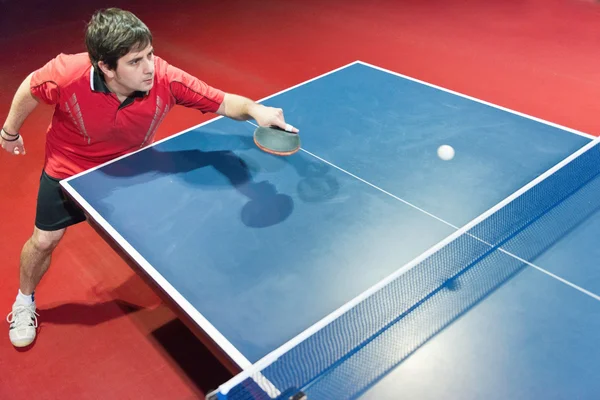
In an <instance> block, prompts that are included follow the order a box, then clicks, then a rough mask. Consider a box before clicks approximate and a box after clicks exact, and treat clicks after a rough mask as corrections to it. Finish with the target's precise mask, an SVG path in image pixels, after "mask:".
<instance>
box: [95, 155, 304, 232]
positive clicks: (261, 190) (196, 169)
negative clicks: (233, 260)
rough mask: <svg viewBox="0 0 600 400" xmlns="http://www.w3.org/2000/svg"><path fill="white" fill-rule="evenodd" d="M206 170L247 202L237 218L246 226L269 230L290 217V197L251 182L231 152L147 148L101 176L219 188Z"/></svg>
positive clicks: (272, 187) (266, 184)
mask: <svg viewBox="0 0 600 400" xmlns="http://www.w3.org/2000/svg"><path fill="white" fill-rule="evenodd" d="M206 168H212V169H214V170H216V171H218V172H219V173H220V175H221V176H222V177H225V178H226V181H227V184H228V185H231V186H232V187H233V188H235V190H237V191H238V192H239V193H241V194H243V195H244V196H245V197H246V198H247V199H248V202H247V203H246V204H245V205H244V206H243V207H242V209H241V210H240V218H241V220H242V222H243V223H244V224H245V225H246V226H249V227H254V228H262V227H267V226H272V225H275V224H278V223H280V222H282V221H284V220H285V219H287V218H288V217H289V216H290V215H291V214H292V212H293V210H294V201H293V199H292V197H290V196H289V195H286V194H283V193H279V192H278V190H277V188H276V187H275V185H274V184H272V183H271V182H269V181H266V180H263V181H260V182H256V181H254V178H253V176H252V173H251V171H250V169H249V168H248V165H247V164H246V163H245V161H244V160H243V159H242V158H240V157H239V156H238V155H236V154H235V153H234V152H232V151H230V150H215V151H203V150H198V149H192V150H171V151H161V150H157V149H156V148H149V149H146V150H145V151H142V152H139V153H136V154H134V155H132V156H130V157H127V158H124V159H122V160H121V161H120V162H119V163H114V164H110V165H107V166H105V167H103V168H102V172H103V173H105V174H107V175H110V176H113V177H122V178H128V179H126V180H123V186H131V185H137V184H143V183H147V182H150V181H152V180H154V179H156V174H154V173H158V174H169V175H179V179H183V180H185V181H186V182H187V183H189V184H191V185H192V186H199V187H207V188H209V187H217V188H218V187H222V186H223V185H224V182H223V180H222V179H221V178H220V177H219V176H215V175H213V174H207V173H205V171H204V169H206ZM110 185H111V186H110V189H108V188H107V190H103V191H101V193H109V192H110V191H111V190H114V189H115V186H114V180H113V181H111V183H110ZM165 190H168V188H165Z"/></svg>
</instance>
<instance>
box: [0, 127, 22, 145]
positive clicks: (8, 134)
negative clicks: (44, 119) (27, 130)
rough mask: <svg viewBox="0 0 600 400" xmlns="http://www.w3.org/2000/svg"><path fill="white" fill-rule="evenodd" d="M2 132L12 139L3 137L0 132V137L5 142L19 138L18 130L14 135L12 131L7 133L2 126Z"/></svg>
mask: <svg viewBox="0 0 600 400" xmlns="http://www.w3.org/2000/svg"><path fill="white" fill-rule="evenodd" d="M2 132H4V135H6V136H10V137H11V138H12V139H7V138H5V137H4V135H2V134H1V133H0V136H2V139H3V140H5V141H7V142H16V141H17V140H19V137H20V136H21V135H19V132H17V134H16V135H13V134H12V133H8V132H6V129H4V128H2Z"/></svg>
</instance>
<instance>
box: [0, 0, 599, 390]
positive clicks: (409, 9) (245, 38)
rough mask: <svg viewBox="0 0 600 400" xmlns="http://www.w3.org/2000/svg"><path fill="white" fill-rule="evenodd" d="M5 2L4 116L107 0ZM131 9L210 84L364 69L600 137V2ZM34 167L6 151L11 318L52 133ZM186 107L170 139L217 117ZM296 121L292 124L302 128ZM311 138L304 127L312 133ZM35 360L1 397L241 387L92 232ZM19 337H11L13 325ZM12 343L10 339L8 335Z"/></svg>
mask: <svg viewBox="0 0 600 400" xmlns="http://www.w3.org/2000/svg"><path fill="white" fill-rule="evenodd" d="M69 3H70V5H69V6H67V5H64V4H62V3H61V4H59V2H54V1H41V0H38V1H27V0H20V1H18V2H17V1H16V0H13V1H11V0H4V1H2V0H0V48H1V49H2V51H1V52H0V54H1V58H0V119H3V118H4V116H5V115H6V113H7V112H8V109H9V107H10V103H11V100H12V96H13V94H14V92H15V90H16V88H17V86H18V85H19V84H20V82H21V80H22V79H23V78H24V77H25V76H26V75H27V74H28V73H29V72H31V71H32V70H34V69H36V68H38V67H40V66H41V65H43V63H45V62H46V61H47V60H49V59H50V58H52V57H54V56H55V55H56V54H57V53H59V52H65V53H67V52H79V51H83V50H84V49H83V46H82V43H83V36H82V33H83V30H84V26H85V22H86V21H87V20H88V18H89V16H90V15H91V12H92V11H93V10H94V9H96V8H99V7H105V6H110V5H114V3H109V2H103V1H98V0H94V1H84V0H78V1H71V2H69ZM164 3H166V2H153V1H145V2H133V1H127V2H120V3H119V6H120V7H122V8H127V9H129V10H131V11H133V12H135V13H136V14H137V15H138V16H139V17H140V18H142V19H143V20H144V21H145V22H146V23H147V25H148V26H149V27H150V28H151V29H152V31H153V34H154V36H155V48H156V51H157V54H159V55H160V56H162V57H163V58H165V59H167V60H168V61H169V62H171V63H173V64H175V65H177V66H179V67H181V68H183V69H185V70H187V71H188V72H191V73H193V74H195V75H196V76H198V77H200V78H202V79H204V80H206V81H207V82H209V83H210V84H212V85H213V86H217V87H220V88H222V89H224V90H226V91H232V92H236V93H239V94H243V95H246V96H249V97H252V98H256V99H258V98H262V97H265V96H268V95H270V94H272V93H275V92H277V91H279V90H282V89H285V88H287V87H289V86H292V85H295V84H297V83H300V82H302V81H304V80H307V79H310V78H312V77H314V76H316V75H319V74H322V73H324V72H327V71H329V70H331V69H334V68H337V67H339V66H341V65H344V64H347V63H349V62H351V61H354V60H357V59H360V60H362V61H366V62H369V63H372V64H376V65H379V66H382V67H385V68H388V69H392V70H394V71H396V72H400V73H403V74H406V75H410V76H412V77H415V78H419V79H423V80H425V81H428V82H431V83H435V84H438V85H441V86H444V87H447V88H450V89H453V90H457V91H459V92H462V93H465V94H469V95H471V96H474V97H478V98H481V99H484V100H487V101H490V102H493V103H497V104H500V105H503V106H506V107H509V108H512V109H516V110H518V111H521V112H524V113H527V114H531V115H534V116H536V117H540V118H543V119H547V120H550V121H552V122H555V123H559V124H562V125H566V126H569V127H571V128H575V129H579V130H582V131H585V132H588V133H591V134H594V135H597V134H598V133H599V132H600V129H599V128H600V118H598V110H599V108H600V100H599V99H600V51H599V49H600V5H596V4H594V3H593V2H589V1H585V0H529V1H528V0H505V1H502V2H482V1H477V0H454V1H451V0H437V1H421V0H410V1H409V0H395V1H394V0H376V1H371V2H368V3H369V5H368V6H367V5H365V4H366V3H367V2H358V1H348V0H345V1H341V0H329V1H327V0H304V1H300V0H293V1H291V0H288V1H277V0H270V1H255V0H248V1H240V0H234V1H228V2H211V3H209V2H203V1H198V0H195V1H191V0H185V1H180V2H177V3H173V5H170V6H167V5H165V4H164ZM51 112H52V110H51V109H50V108H48V107H39V108H38V109H37V110H36V111H35V112H34V114H33V115H32V116H31V117H30V118H29V119H28V120H27V122H26V124H25V125H24V127H23V129H22V131H21V132H22V133H23V135H24V137H25V145H26V148H27V155H26V156H25V157H13V156H10V155H8V154H7V153H0V193H1V196H0V210H1V214H0V215H1V216H2V217H1V221H2V222H1V224H2V225H1V231H0V232H1V234H2V237H1V239H0V255H1V256H0V257H1V259H0V260H1V262H0V274H1V275H0V276H1V279H0V310H4V312H5V313H8V312H9V310H10V306H11V304H12V302H13V300H14V296H15V294H16V291H17V288H18V259H19V254H20V250H21V247H22V245H23V243H24V242H25V240H27V238H28V237H29V235H30V234H31V230H32V224H33V218H34V206H35V196H36V190H37V180H38V178H39V174H40V170H41V168H42V163H43V150H44V131H45V129H46V126H47V124H48V121H49V118H50V116H51ZM210 117H211V116H202V115H201V114H200V113H198V112H196V111H191V110H186V109H176V110H174V111H173V112H171V114H170V115H169V116H168V117H167V118H166V119H165V121H164V123H163V125H162V126H161V128H160V129H159V137H164V136H166V135H169V134H172V133H176V132H178V131H179V130H182V129H184V128H187V127H189V126H191V125H195V124H198V123H199V122H201V121H203V120H205V119H206V118H210ZM290 122H292V123H293V121H290ZM300 128H302V127H300ZM37 301H38V306H39V312H40V315H41V316H40V321H41V329H40V331H39V336H38V340H37V341H36V343H35V344H34V346H32V347H31V348H30V349H28V350H26V351H17V350H15V349H14V348H13V347H12V346H11V345H10V343H9V341H8V337H7V336H4V338H3V339H1V338H0V339H1V340H0V398H1V399H23V398H30V397H35V398H41V399H129V398H131V399H191V398H202V397H203V394H204V393H206V392H207V391H208V390H210V389H213V388H215V387H216V386H217V385H218V384H219V383H221V382H222V381H224V380H226V379H228V377H229V374H228V373H227V371H226V370H225V369H224V368H223V367H220V366H219V364H218V362H217V361H216V360H215V359H214V358H213V357H212V356H211V355H210V353H209V352H208V351H207V350H206V349H205V348H204V347H203V346H202V345H201V344H200V343H199V342H198V341H197V340H196V339H195V338H194V337H193V335H192V334H190V333H189V331H188V330H187V329H186V328H185V327H184V326H183V324H182V323H181V322H179V320H177V319H176V318H175V317H174V314H173V313H172V312H171V311H170V310H169V309H168V308H167V307H166V306H164V305H163V304H161V302H160V300H159V299H158V297H157V296H156V295H155V294H154V293H153V292H152V290H151V289H149V288H148V286H147V285H146V284H145V283H143V281H142V280H141V279H140V278H139V277H138V276H137V275H136V274H135V273H134V272H132V271H131V270H130V269H129V267H128V266H127V265H126V264H125V263H124V262H123V261H122V260H121V259H120V258H119V257H118V256H117V255H115V253H114V252H113V251H112V250H111V248H110V247H109V246H108V245H107V244H105V243H104V242H103V241H102V240H101V239H100V238H99V237H98V235H97V234H96V233H95V232H94V231H93V230H92V229H91V228H90V227H89V226H88V225H87V224H80V225H78V226H76V227H73V228H72V229H70V230H69V232H68V234H67V235H66V237H65V239H64V242H63V243H62V244H61V246H59V248H58V249H57V251H56V253H55V256H54V259H53V264H52V267H51V268H50V271H49V272H48V274H47V275H46V277H45V278H44V280H43V281H42V284H41V285H40V286H39V288H38V291H37ZM5 327H7V325H5ZM2 335H6V334H5V333H3V334H2Z"/></svg>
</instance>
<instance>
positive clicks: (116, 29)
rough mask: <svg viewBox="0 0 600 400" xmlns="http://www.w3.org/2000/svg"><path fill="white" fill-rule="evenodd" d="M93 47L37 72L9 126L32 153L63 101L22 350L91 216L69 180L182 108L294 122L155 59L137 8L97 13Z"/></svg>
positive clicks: (29, 264)
mask: <svg viewBox="0 0 600 400" xmlns="http://www.w3.org/2000/svg"><path fill="white" fill-rule="evenodd" d="M85 41H86V47H87V53H81V54H75V55H65V54H60V55H59V56H57V57H56V58H54V59H53V60H51V61H49V62H48V63H47V64H46V65H45V66H43V67H42V68H40V69H38V70H37V71H35V72H33V73H31V74H30V75H29V76H28V77H27V78H26V79H25V80H24V81H23V83H22V84H21V85H20V87H19V88H18V90H17V92H16V94H15V96H14V99H13V103H12V106H11V108H10V111H9V114H8V117H7V118H6V121H5V123H4V125H3V128H2V131H0V144H1V145H2V148H3V149H4V150H6V151H7V152H9V153H11V154H14V155H24V154H25V147H24V142H23V137H22V136H21V135H20V133H19V129H20V128H21V126H22V124H23V122H24V121H25V119H26V118H27V116H28V115H29V114H30V113H31V112H32V111H33V110H34V109H35V108H36V106H37V105H38V103H39V102H44V103H46V104H50V105H53V106H54V108H55V109H54V115H53V117H52V123H51V124H50V126H49V128H48V131H47V139H46V155H45V163H44V168H43V172H42V175H41V178H40V186H39V191H38V199H37V208H36V219H35V227H34V230H33V235H32V236H31V238H30V239H29V240H28V241H27V242H26V243H25V245H24V246H23V250H22V253H21V261H20V288H19V291H18V295H17V298H16V301H15V303H14V305H13V307H12V311H11V313H10V314H9V315H8V317H7V321H8V322H9V324H10V329H9V337H10V340H11V342H12V344H13V345H14V346H16V347H25V346H28V345H30V344H31V343H32V342H33V341H34V339H35V336H36V330H37V316H38V314H37V313H36V307H35V298H34V291H35V288H36V286H37V285H38V284H39V282H40V280H41V279H42V276H43V275H44V273H45V272H46V271H47V269H48V267H49V266H50V260H51V257H52V252H53V250H54V249H55V248H56V246H57V245H58V244H59V242H60V240H61V238H62V237H63V235H64V234H65V231H66V229H67V227H69V226H71V225H73V224H76V223H79V222H82V221H84V220H85V215H84V214H83V212H82V211H81V209H79V208H78V207H77V206H76V205H75V204H74V203H73V202H72V201H70V200H69V199H68V198H66V197H65V195H64V194H63V193H62V190H61V189H60V186H59V183H58V182H59V181H60V180H61V179H64V178H67V177H69V176H72V175H74V174H77V173H79V172H81V171H84V170H86V169H89V168H91V167H94V166H96V165H99V164H102V163H104V162H107V161H109V160H112V159H114V158H116V157H119V156H121V155H123V154H127V153H129V152H132V151H134V150H137V149H139V148H141V147H144V146H146V145H148V144H150V143H152V141H153V139H154V134H155V132H156V129H157V128H158V126H159V124H160V123H161V121H162V120H163V119H164V117H165V116H166V114H167V113H168V111H170V110H171V109H172V108H173V107H174V106H175V105H177V104H179V105H182V106H185V107H190V108H195V109H198V110H200V111H201V112H203V113H207V112H212V113H217V114H219V115H223V116H226V117H229V118H232V119H236V120H246V119H250V118H253V119H255V120H256V122H257V123H258V124H259V125H261V126H269V125H276V126H278V127H280V128H282V129H286V128H287V129H288V130H292V131H294V132H297V131H298V130H297V129H296V128H294V127H291V125H289V124H286V122H285V120H284V117H283V112H282V110H281V109H277V108H271V107H265V106H262V105H259V104H257V103H255V102H253V101H251V100H249V99H247V98H244V97H241V96H238V95H234V94H230V93H224V92H223V91H221V90H219V89H216V88H213V87H211V86H209V85H207V84H206V83H204V82H202V81H200V80H199V79H197V78H195V77H193V76H191V75H189V74H187V73H186V72H184V71H182V70H180V69H178V68H175V67H173V66H171V65H170V64H168V63H167V62H166V61H164V60H162V59H160V58H159V57H157V56H155V55H154V50H153V47H152V34H151V32H150V30H149V29H148V28H147V27H146V25H145V24H144V23H143V22H142V21H140V20H139V19H138V18H137V17H136V16H135V15H133V14H132V13H130V12H127V11H123V10H119V9H116V8H111V9H106V10H101V11H98V12H96V13H95V14H94V15H93V17H92V18H91V20H90V22H89V23H88V26H87V30H86V37H85Z"/></svg>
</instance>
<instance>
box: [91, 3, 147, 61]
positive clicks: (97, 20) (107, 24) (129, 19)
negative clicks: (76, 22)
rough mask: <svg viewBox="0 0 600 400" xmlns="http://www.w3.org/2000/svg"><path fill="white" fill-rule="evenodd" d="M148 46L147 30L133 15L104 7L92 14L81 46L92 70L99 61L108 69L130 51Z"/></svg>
mask: <svg viewBox="0 0 600 400" xmlns="http://www.w3.org/2000/svg"><path fill="white" fill-rule="evenodd" d="M151 43H152V33H151V32H150V29H148V27H147V26H146V25H145V24H144V23H143V22H142V21H141V20H140V19H139V18H138V17H136V16H135V15H134V14H133V13H131V12H129V11H124V10H120V9H118V8H107V9H104V10H99V11H96V12H95V13H94V15H93V16H92V19H91V20H90V22H89V23H88V24H87V29H86V33H85V45H86V47H87V51H88V54H89V56H90V61H91V62H92V65H93V66H94V68H95V69H96V71H98V72H100V73H102V71H101V70H100V69H99V68H98V62H100V61H102V62H103V63H105V64H106V65H107V66H108V67H109V68H110V69H112V70H115V69H116V68H117V61H118V60H119V58H121V57H123V56H124V55H126V54H127V53H129V52H130V51H137V50H143V49H145V48H146V46H148V45H149V44H151Z"/></svg>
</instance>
